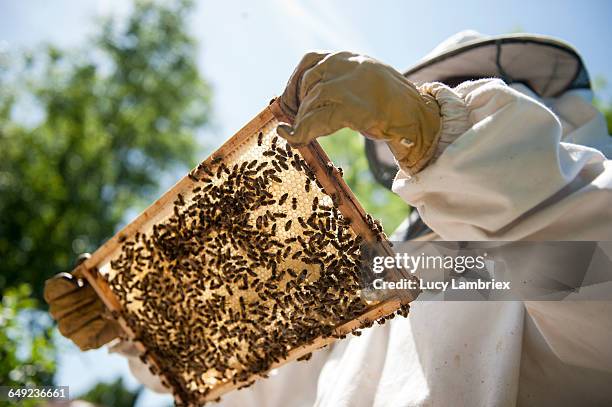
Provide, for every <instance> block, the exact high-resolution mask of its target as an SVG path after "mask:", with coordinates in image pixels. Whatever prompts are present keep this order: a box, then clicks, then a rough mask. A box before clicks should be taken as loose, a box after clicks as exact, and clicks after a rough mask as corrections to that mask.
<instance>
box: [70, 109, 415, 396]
mask: <svg viewBox="0 0 612 407" xmlns="http://www.w3.org/2000/svg"><path fill="white" fill-rule="evenodd" d="M274 120H277V121H279V122H290V120H289V119H288V118H287V117H286V116H285V115H284V114H283V112H282V110H281V109H280V106H279V103H278V100H273V101H272V103H271V104H270V105H269V106H267V107H266V108H265V109H263V111H261V112H260V113H259V114H258V115H256V116H255V117H254V118H253V119H252V120H251V121H250V122H249V123H247V124H246V125H245V126H244V127H243V128H242V129H240V130H239V131H238V132H237V133H236V134H235V135H234V136H233V137H231V138H230V139H229V140H228V141H227V142H226V143H225V144H223V146H222V147H220V149H219V150H217V151H216V152H215V153H214V154H212V155H211V156H210V157H209V158H207V159H206V160H204V161H203V164H208V163H209V162H210V161H211V160H212V157H213V156H214V155H219V154H220V155H224V152H227V151H231V150H232V149H234V148H235V147H236V146H238V145H240V143H241V142H242V141H243V140H244V139H245V138H246V137H250V136H252V135H253V134H254V133H256V132H257V131H258V130H259V129H262V128H264V127H265V126H266V125H268V124H269V123H270V122H272V121H274ZM298 150H299V152H300V154H301V155H302V157H303V159H304V160H305V161H306V163H307V164H308V165H309V166H310V169H311V170H312V171H313V172H314V174H315V176H316V178H317V180H318V181H319V182H320V184H321V186H322V187H323V190H324V192H325V193H326V194H328V195H329V194H331V193H335V194H336V196H338V198H339V199H338V202H337V207H338V210H339V211H340V213H341V214H342V215H343V216H344V217H346V218H350V219H352V223H351V228H352V229H353V231H354V232H355V234H357V235H358V236H361V237H362V238H363V239H364V241H365V242H366V243H369V244H373V245H375V246H376V248H377V250H380V252H381V253H384V254H386V255H393V251H392V249H391V246H390V244H389V242H387V241H386V240H384V239H383V240H382V241H380V238H379V237H378V238H377V236H378V235H377V233H376V232H375V231H374V230H373V229H372V227H371V225H370V223H371V221H368V218H367V214H366V213H365V211H364V209H363V208H362V206H361V205H360V203H359V202H358V200H357V198H356V197H355V196H354V195H353V193H352V191H351V190H350V189H349V187H348V186H347V185H346V183H345V182H344V180H343V179H342V175H341V173H340V171H339V170H338V169H337V168H336V167H334V166H330V165H328V164H329V163H330V159H329V157H328V156H327V155H326V153H325V152H324V151H323V149H322V148H321V146H320V145H319V143H317V142H316V141H313V142H311V143H310V144H308V145H306V146H303V147H299V148H298ZM192 186H193V181H192V180H191V179H190V177H189V176H188V175H186V176H185V177H183V178H182V179H181V180H179V181H178V182H177V183H176V184H175V185H174V186H173V187H172V188H171V189H170V190H168V191H167V192H166V193H164V194H163V196H162V197H160V198H159V199H158V200H157V201H155V202H154V203H153V204H151V205H150V206H149V207H148V208H147V209H145V210H144V211H143V212H142V213H141V214H140V215H139V216H138V217H137V218H136V219H134V220H133V221H132V222H131V223H130V224H128V225H127V226H125V227H124V228H123V229H122V230H120V231H119V232H118V233H117V234H116V235H115V236H113V237H112V238H111V239H109V240H108V241H107V242H106V243H104V244H103V245H102V246H101V247H100V248H98V249H97V250H96V251H95V252H94V253H93V254H92V255H91V257H90V258H89V259H87V260H86V261H84V262H83V263H81V264H80V265H78V266H77V267H76V268H75V269H74V270H73V274H74V275H76V276H79V277H81V276H83V277H85V278H86V279H87V281H88V282H89V284H91V286H92V287H93V288H94V290H95V291H96V293H97V294H98V296H99V297H100V298H101V299H102V301H103V302H104V304H105V305H106V307H107V308H108V309H109V311H110V313H111V315H112V316H113V318H114V319H116V320H117V322H118V323H119V325H120V326H121V328H122V329H123V331H124V332H125V335H126V337H127V338H129V339H131V340H134V344H135V346H136V347H137V349H138V350H139V351H140V352H141V353H142V354H144V355H146V358H147V363H149V364H150V365H152V366H156V367H157V366H158V364H157V362H156V361H155V360H154V358H153V357H152V356H151V355H150V353H148V352H146V348H145V346H144V345H143V344H142V343H141V342H139V341H137V340H135V338H136V335H135V333H134V332H133V331H132V330H131V329H130V327H129V326H128V324H127V323H126V320H125V319H124V318H123V316H122V312H123V306H122V304H121V303H120V301H119V300H118V298H117V297H116V296H115V294H114V293H113V292H112V290H111V288H110V287H109V285H108V283H107V281H106V280H105V279H104V278H103V276H101V275H100V274H99V273H98V270H99V268H100V267H101V266H102V265H104V264H108V263H109V262H110V260H111V257H112V255H113V253H115V252H116V251H117V250H118V249H119V247H120V246H121V242H122V241H123V240H125V239H126V238H129V237H131V236H133V235H134V234H135V233H136V232H137V231H139V230H141V229H142V228H143V227H145V225H150V224H152V223H154V222H156V221H157V220H159V219H163V218H164V217H166V216H168V215H169V213H170V212H171V211H172V206H173V201H174V200H175V199H176V197H177V195H178V194H182V193H185V192H186V191H188V190H189V189H190V188H191V187H192ZM399 277H405V276H403V275H401V276H398V275H396V276H395V278H399ZM418 294H419V292H418V291H416V290H415V291H410V290H406V291H404V292H403V293H402V297H401V298H399V297H393V298H391V299H388V300H385V301H382V302H380V303H378V304H376V305H373V306H372V307H370V309H369V310H368V311H366V312H365V313H364V314H362V315H361V316H360V317H359V318H357V319H354V320H351V321H349V322H347V323H345V324H343V325H341V326H338V327H336V328H335V330H334V334H333V335H334V336H342V335H346V334H347V333H350V332H352V331H353V330H354V329H357V328H360V327H362V326H365V325H368V324H371V323H373V322H374V321H376V320H377V319H379V318H381V317H384V316H387V315H390V314H392V313H393V312H395V311H396V310H398V309H399V308H400V306H401V305H402V304H408V303H409V302H411V301H412V300H414V299H415V298H416V296H417V295H418ZM333 341H335V338H334V337H326V338H323V337H320V338H318V339H316V340H315V341H314V342H312V343H310V344H308V345H304V346H300V347H297V348H294V349H292V350H291V351H290V352H289V356H288V357H287V358H286V359H284V360H281V361H279V362H277V363H274V364H273V365H272V366H271V367H270V369H274V368H276V367H279V366H281V365H284V364H285V363H288V362H290V361H292V360H295V359H298V358H300V357H302V356H304V355H307V354H308V353H310V352H312V351H314V350H316V349H319V348H321V347H324V346H326V345H328V344H330V343H331V342H333ZM158 370H159V369H158ZM160 376H162V377H163V374H162V373H160ZM246 383H248V381H245V382H238V383H232V382H227V383H223V384H221V385H219V386H216V387H215V388H213V389H212V390H211V391H210V392H209V393H208V394H207V395H206V397H205V398H204V399H202V400H199V402H201V403H204V402H206V401H210V400H214V399H216V398H218V397H219V396H221V395H222V394H224V393H226V392H228V391H231V390H233V389H235V388H238V387H240V386H242V385H244V384H246ZM175 398H177V396H176V395H175ZM176 401H177V402H179V403H184V401H183V400H180V398H177V400H176Z"/></svg>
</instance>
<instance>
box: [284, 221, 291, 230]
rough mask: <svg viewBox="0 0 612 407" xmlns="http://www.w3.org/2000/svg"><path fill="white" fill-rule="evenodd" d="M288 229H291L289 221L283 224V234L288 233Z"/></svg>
mask: <svg viewBox="0 0 612 407" xmlns="http://www.w3.org/2000/svg"><path fill="white" fill-rule="evenodd" d="M289 229H291V220H288V221H287V223H285V232H288V231H289Z"/></svg>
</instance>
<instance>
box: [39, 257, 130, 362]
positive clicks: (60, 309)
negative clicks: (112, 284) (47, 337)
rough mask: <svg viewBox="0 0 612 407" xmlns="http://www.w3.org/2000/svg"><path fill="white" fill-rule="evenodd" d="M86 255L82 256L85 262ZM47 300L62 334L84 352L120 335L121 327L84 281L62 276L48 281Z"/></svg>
mask: <svg viewBox="0 0 612 407" xmlns="http://www.w3.org/2000/svg"><path fill="white" fill-rule="evenodd" d="M85 258H87V257H86V256H81V258H80V260H81V261H83V260H84V259H85ZM44 297H45V301H47V303H48V304H49V313H50V314H51V316H52V317H53V319H55V320H56V321H57V324H58V329H59V331H60V332H61V334H62V335H64V336H65V337H67V338H69V339H71V340H72V341H73V342H74V343H75V344H76V345H77V346H78V347H79V348H80V349H81V350H89V349H96V348H99V347H100V346H102V345H104V344H106V343H108V342H110V341H111V340H113V339H114V338H116V337H117V336H119V334H120V333H121V328H120V327H119V325H118V324H117V323H116V322H114V321H113V320H111V319H110V318H108V315H107V310H106V307H105V306H104V304H103V303H102V300H100V298H99V297H98V296H97V294H96V293H95V292H94V290H93V288H92V287H91V286H90V285H89V284H88V283H87V281H86V280H85V279H79V278H76V277H74V276H73V275H72V274H70V273H59V274H56V275H55V276H53V277H51V278H50V279H48V280H47V281H46V282H45V290H44Z"/></svg>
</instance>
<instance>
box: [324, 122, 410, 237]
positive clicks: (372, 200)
mask: <svg viewBox="0 0 612 407" xmlns="http://www.w3.org/2000/svg"><path fill="white" fill-rule="evenodd" d="M319 142H320V143H321V146H322V147H323V149H324V150H325V152H326V153H327V154H328V155H329V158H330V159H331V160H332V161H333V162H334V163H335V164H336V165H337V166H340V167H342V169H343V171H344V180H345V181H346V183H347V184H348V186H349V187H350V188H351V190H352V191H353V193H354V194H355V196H356V197H357V199H358V200H359V202H360V203H361V204H362V205H363V207H364V209H365V210H366V211H367V212H368V213H370V214H371V215H372V216H373V217H374V218H376V219H380V221H381V222H382V224H383V227H384V229H385V232H386V233H387V234H391V233H393V231H394V230H395V228H396V227H397V226H399V224H400V223H401V222H402V220H404V219H405V218H406V217H407V216H408V214H409V213H410V207H409V206H408V204H406V202H404V201H403V200H402V199H401V198H400V197H399V196H397V195H396V194H394V193H393V192H391V191H389V190H388V189H386V188H385V187H383V186H382V185H380V184H378V183H377V182H376V180H375V179H374V177H373V176H372V173H371V172H370V169H369V166H368V160H367V158H366V156H365V153H364V140H363V137H362V136H361V135H359V134H358V133H357V132H355V131H353V130H350V129H342V130H340V131H338V132H336V133H334V134H333V135H331V136H328V137H322V138H320V139H319Z"/></svg>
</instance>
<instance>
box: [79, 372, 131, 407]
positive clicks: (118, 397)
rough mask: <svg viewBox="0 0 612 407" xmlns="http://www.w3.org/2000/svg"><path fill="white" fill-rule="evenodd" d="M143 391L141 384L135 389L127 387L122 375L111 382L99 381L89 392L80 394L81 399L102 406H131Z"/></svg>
mask: <svg viewBox="0 0 612 407" xmlns="http://www.w3.org/2000/svg"><path fill="white" fill-rule="evenodd" d="M141 391H142V386H140V387H139V388H138V389H137V390H135V391H130V390H128V389H126V388H125V386H124V384H123V379H122V378H121V377H120V378H118V379H116V380H115V381H114V382H111V383H98V384H96V385H95V386H94V387H92V388H91V389H90V390H89V391H88V392H87V393H85V394H83V395H81V396H79V400H85V401H89V402H90V403H94V404H95V405H96V406H100V407H131V406H133V405H134V404H135V403H136V400H137V399H138V396H139V395H140V393H141Z"/></svg>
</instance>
